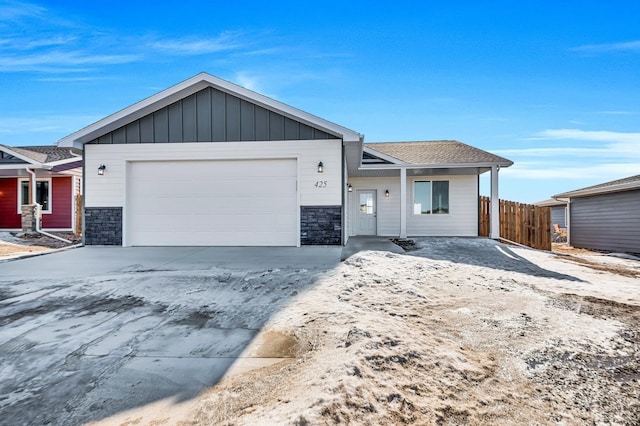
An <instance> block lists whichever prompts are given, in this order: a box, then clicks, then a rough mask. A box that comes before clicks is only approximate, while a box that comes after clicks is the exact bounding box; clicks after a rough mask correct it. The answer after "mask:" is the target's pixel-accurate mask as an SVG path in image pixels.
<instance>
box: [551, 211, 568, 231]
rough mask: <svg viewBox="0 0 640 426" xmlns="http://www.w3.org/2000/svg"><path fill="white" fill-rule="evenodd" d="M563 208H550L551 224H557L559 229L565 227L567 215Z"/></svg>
mask: <svg viewBox="0 0 640 426" xmlns="http://www.w3.org/2000/svg"><path fill="white" fill-rule="evenodd" d="M565 212H566V207H565V206H555V207H551V224H552V225H553V224H555V223H557V224H558V225H560V228H566V227H567V215H566V213H565Z"/></svg>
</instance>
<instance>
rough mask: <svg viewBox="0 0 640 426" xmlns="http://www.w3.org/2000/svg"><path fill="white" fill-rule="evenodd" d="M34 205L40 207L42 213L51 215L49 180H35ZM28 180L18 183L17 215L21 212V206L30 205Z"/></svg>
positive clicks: (21, 180)
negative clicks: (36, 204)
mask: <svg viewBox="0 0 640 426" xmlns="http://www.w3.org/2000/svg"><path fill="white" fill-rule="evenodd" d="M35 191H36V203H38V204H40V206H42V213H51V179H36V185H35ZM30 203H31V200H29V179H20V180H19V181H18V213H21V212H22V206H23V205H25V204H30Z"/></svg>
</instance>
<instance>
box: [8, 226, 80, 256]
mask: <svg viewBox="0 0 640 426" xmlns="http://www.w3.org/2000/svg"><path fill="white" fill-rule="evenodd" d="M54 235H57V236H59V237H62V238H64V239H66V240H69V241H71V242H70V243H65V242H64V241H60V240H57V239H55V238H51V237H47V236H46V235H41V234H37V235H33V236H24V237H17V236H16V233H14V232H0V260H3V259H11V258H15V257H20V256H25V255H31V254H36V253H43V252H47V251H51V250H55V249H59V248H62V247H68V246H71V245H74V244H78V243H79V242H80V238H79V237H78V236H76V235H74V234H73V233H71V232H56V233H55V234H54Z"/></svg>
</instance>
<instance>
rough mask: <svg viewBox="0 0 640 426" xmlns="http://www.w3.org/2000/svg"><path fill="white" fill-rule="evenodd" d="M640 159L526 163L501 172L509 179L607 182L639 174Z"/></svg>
mask: <svg viewBox="0 0 640 426" xmlns="http://www.w3.org/2000/svg"><path fill="white" fill-rule="evenodd" d="M639 170H640V161H639V162H632V163H602V164H584V165H575V164H566V165H562V164H553V165H551V166H549V165H545V164H539V165H538V166H536V165H534V164H531V163H530V164H524V163H516V164H515V165H513V166H511V167H509V168H506V169H502V170H501V171H500V174H501V175H503V176H508V178H509V179H528V180H576V181H579V180H597V181H602V182H606V181H609V180H614V179H619V178H622V177H626V176H633V175H637V174H638V171H639Z"/></svg>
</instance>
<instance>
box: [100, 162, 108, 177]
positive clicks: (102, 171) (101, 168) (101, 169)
mask: <svg viewBox="0 0 640 426" xmlns="http://www.w3.org/2000/svg"><path fill="white" fill-rule="evenodd" d="M106 168H107V166H105V165H104V164H100V165H99V166H98V176H102V175H103V174H104V171H105V169H106Z"/></svg>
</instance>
